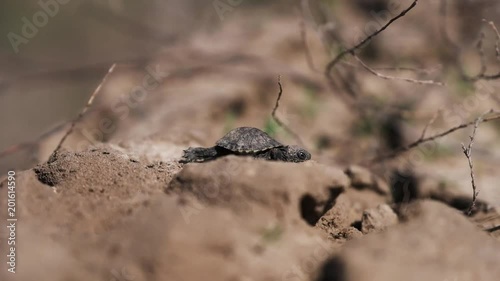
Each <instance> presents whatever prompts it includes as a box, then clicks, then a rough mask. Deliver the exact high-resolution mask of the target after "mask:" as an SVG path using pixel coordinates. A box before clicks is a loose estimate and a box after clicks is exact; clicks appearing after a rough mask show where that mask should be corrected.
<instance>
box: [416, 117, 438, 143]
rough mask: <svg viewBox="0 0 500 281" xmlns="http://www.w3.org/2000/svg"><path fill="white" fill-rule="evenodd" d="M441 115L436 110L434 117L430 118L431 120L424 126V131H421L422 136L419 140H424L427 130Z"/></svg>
mask: <svg viewBox="0 0 500 281" xmlns="http://www.w3.org/2000/svg"><path fill="white" fill-rule="evenodd" d="M440 114H441V110H438V111H437V112H436V113H434V116H432V118H431V120H429V122H427V124H426V125H425V127H424V129H423V130H422V134H421V135H420V138H419V140H423V139H424V138H425V133H427V129H428V128H429V127H430V126H432V124H434V122H435V121H436V119H437V118H438V116H439V115H440Z"/></svg>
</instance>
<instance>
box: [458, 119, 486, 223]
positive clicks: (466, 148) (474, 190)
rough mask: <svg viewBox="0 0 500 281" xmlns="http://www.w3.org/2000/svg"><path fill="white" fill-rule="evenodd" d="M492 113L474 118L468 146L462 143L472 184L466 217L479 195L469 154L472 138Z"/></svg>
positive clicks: (470, 212)
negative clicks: (485, 117)
mask: <svg viewBox="0 0 500 281" xmlns="http://www.w3.org/2000/svg"><path fill="white" fill-rule="evenodd" d="M492 112H493V110H490V111H488V112H486V113H484V114H482V115H481V116H479V117H478V118H476V121H474V129H473V130H472V135H471V136H470V142H469V145H467V146H465V144H463V143H462V151H463V153H464V154H465V157H466V158H467V162H468V163H469V169H470V177H471V184H472V203H471V205H470V207H469V209H468V210H467V215H469V216H470V215H471V214H472V210H473V209H474V207H475V206H476V200H477V196H478V195H479V189H478V188H477V186H476V180H475V177H474V164H473V162H472V154H471V153H472V144H473V143H474V138H475V137H476V131H477V127H478V126H479V124H480V123H481V122H482V121H483V117H484V116H486V115H487V114H490V113H492Z"/></svg>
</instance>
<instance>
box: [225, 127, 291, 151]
mask: <svg viewBox="0 0 500 281" xmlns="http://www.w3.org/2000/svg"><path fill="white" fill-rule="evenodd" d="M216 145H217V146H220V147H223V148H225V149H228V150H230V151H233V152H238V153H256V152H260V151H265V150H269V149H271V148H275V147H280V146H283V144H281V143H279V142H278V141H276V140H275V139H273V138H271V137H270V136H269V135H268V134H266V133H265V132H263V131H261V130H259V129H257V128H252V127H239V128H236V129H233V130H231V131H230V132H229V133H227V134H226V135H225V136H224V137H222V138H221V139H220V140H218V141H217V143H216Z"/></svg>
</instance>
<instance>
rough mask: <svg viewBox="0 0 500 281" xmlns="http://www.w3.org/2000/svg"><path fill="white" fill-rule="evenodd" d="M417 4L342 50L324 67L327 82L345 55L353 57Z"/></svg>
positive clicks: (414, 3) (413, 3)
mask: <svg viewBox="0 0 500 281" xmlns="http://www.w3.org/2000/svg"><path fill="white" fill-rule="evenodd" d="M417 2H418V0H414V1H413V2H412V4H411V5H410V6H409V7H408V8H406V9H405V10H403V11H402V12H401V13H400V14H398V15H397V16H395V17H393V18H392V19H391V20H389V22H387V23H386V24H385V25H384V26H382V27H381V28H380V29H378V30H376V31H375V32H373V33H372V34H370V35H368V36H367V37H366V38H365V39H363V40H362V41H361V42H359V43H358V44H356V45H355V46H354V47H351V48H349V49H347V50H344V51H342V52H340V53H339V54H338V55H337V56H336V57H335V58H334V59H333V60H331V61H330V62H329V63H328V65H327V66H326V69H325V76H326V77H327V79H328V80H331V79H332V77H331V72H332V69H333V67H334V66H335V65H336V64H337V63H338V62H339V61H340V60H341V59H342V58H343V57H344V56H346V55H347V54H351V55H354V54H355V52H356V50H358V49H359V48H361V47H363V46H364V45H365V44H366V43H368V42H369V41H371V40H372V39H373V38H374V37H375V36H377V35H378V34H379V33H381V32H382V31H384V30H385V29H387V27H389V26H390V25H391V24H392V23H393V22H395V21H396V20H398V19H399V18H401V17H404V16H405V15H406V13H408V12H409V11H410V10H412V9H413V8H414V7H415V6H416V5H417Z"/></svg>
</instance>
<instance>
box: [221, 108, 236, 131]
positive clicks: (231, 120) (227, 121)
mask: <svg viewBox="0 0 500 281" xmlns="http://www.w3.org/2000/svg"><path fill="white" fill-rule="evenodd" d="M235 122H236V113H235V112H234V111H232V110H231V111H229V112H228V113H226V116H225V117H224V133H227V132H229V131H231V130H232V129H234V126H235V125H234V124H235Z"/></svg>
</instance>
